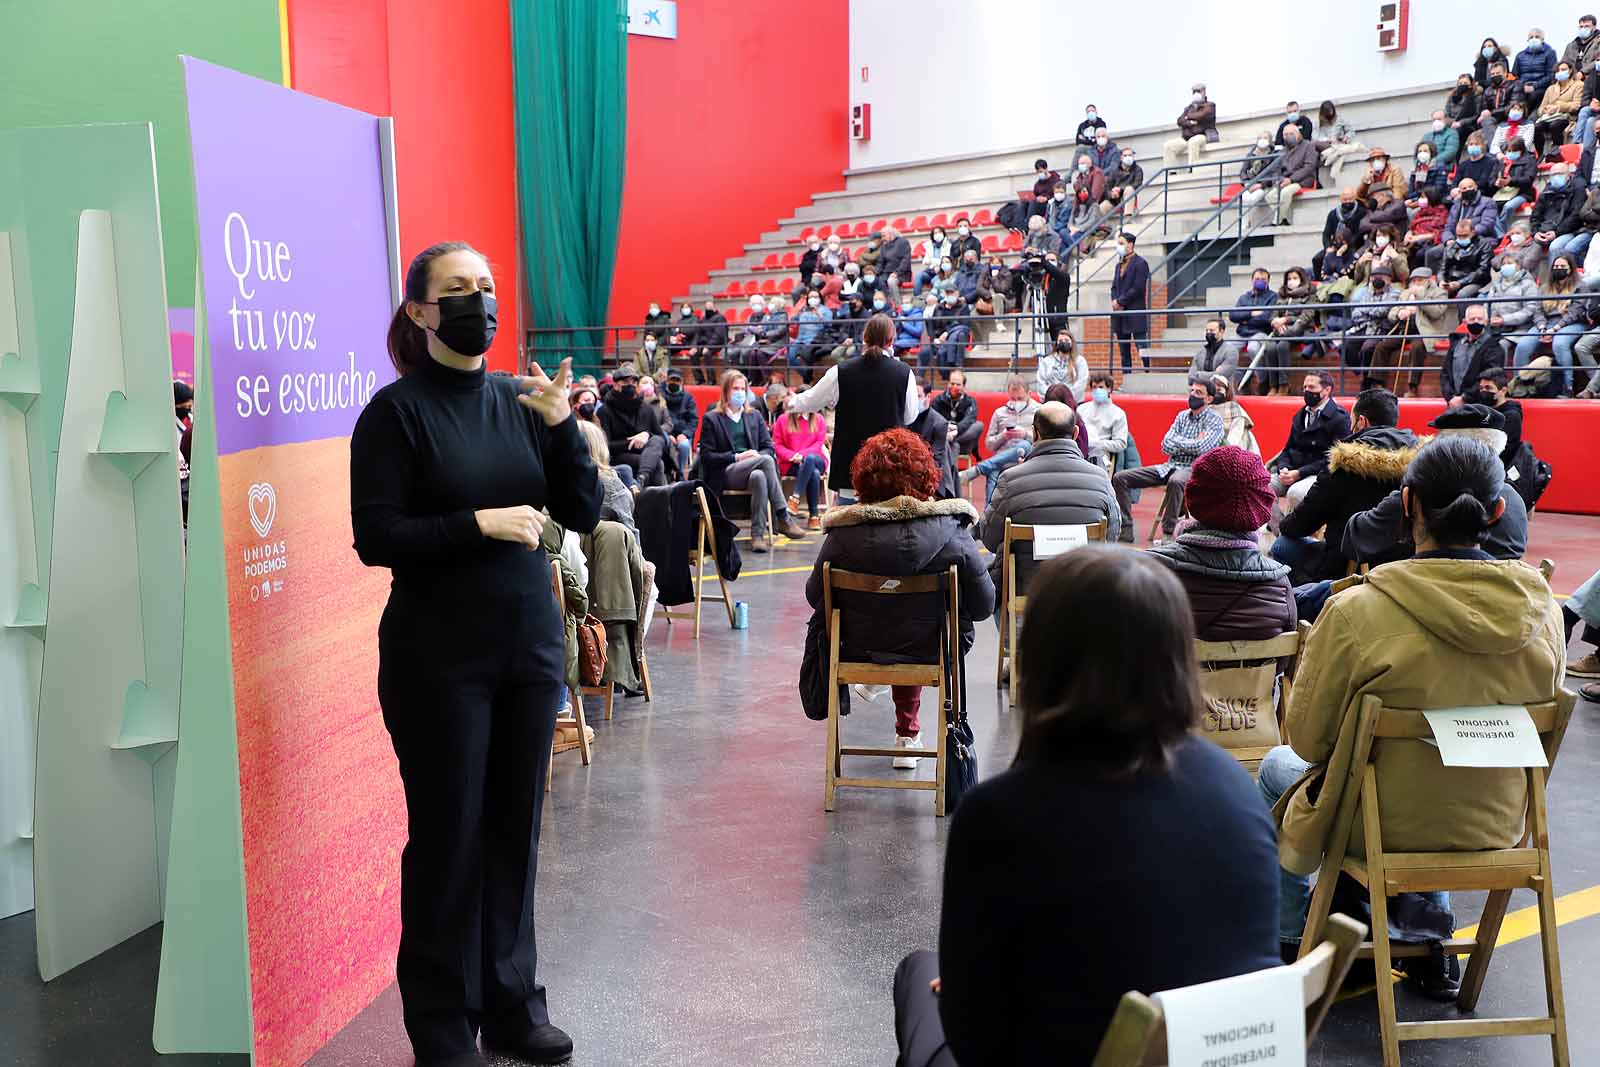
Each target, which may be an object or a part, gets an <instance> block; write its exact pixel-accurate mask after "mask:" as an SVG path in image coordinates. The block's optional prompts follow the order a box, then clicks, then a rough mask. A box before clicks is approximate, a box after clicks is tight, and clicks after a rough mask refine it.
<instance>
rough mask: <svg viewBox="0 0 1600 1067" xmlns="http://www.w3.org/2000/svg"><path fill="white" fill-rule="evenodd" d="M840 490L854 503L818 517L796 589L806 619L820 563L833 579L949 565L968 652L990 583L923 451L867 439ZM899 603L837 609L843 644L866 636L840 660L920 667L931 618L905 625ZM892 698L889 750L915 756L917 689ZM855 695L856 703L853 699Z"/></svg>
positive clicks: (957, 505) (906, 440)
mask: <svg viewBox="0 0 1600 1067" xmlns="http://www.w3.org/2000/svg"><path fill="white" fill-rule="evenodd" d="M850 484H851V485H853V486H854V487H855V491H856V499H857V500H859V501H860V503H857V504H849V505H846V506H844V507H837V506H836V507H834V508H832V509H830V510H829V511H828V513H827V514H826V515H825V516H823V519H822V528H823V530H824V531H825V535H824V537H823V540H822V548H821V550H820V551H818V553H817V562H816V565H815V566H814V567H813V568H812V571H811V577H810V578H809V579H807V580H806V600H807V602H809V603H810V605H811V607H812V609H813V610H814V611H817V612H820V611H821V610H822V565H823V564H824V563H831V564H832V565H833V566H834V567H835V568H836V569H838V570H842V571H857V572H859V573H863V574H881V575H886V576H890V577H894V576H901V575H913V574H942V573H943V572H945V571H947V570H949V569H950V565H951V564H955V567H956V576H957V578H958V580H959V581H960V583H961V650H962V652H963V653H965V652H966V650H967V649H969V648H971V647H972V629H973V627H972V624H973V623H974V622H981V621H983V620H984V619H987V618H988V617H989V616H990V615H992V614H994V583H993V582H992V581H990V580H989V572H988V570H987V569H986V568H985V567H984V564H983V559H982V557H981V556H979V555H978V542H977V540H976V539H975V538H974V537H973V536H972V526H973V524H974V523H976V522H977V521H978V513H977V511H975V510H974V509H973V507H972V505H971V504H970V503H968V502H967V501H966V500H963V499H961V498H960V497H957V498H955V499H954V500H935V499H934V494H935V493H937V492H938V489H939V468H938V465H937V464H935V463H934V461H933V454H932V453H931V452H930V451H928V445H927V442H925V441H923V439H922V438H920V437H918V436H917V435H916V434H914V433H912V432H911V431H910V430H903V429H901V430H885V431H883V432H882V433H879V434H874V435H873V436H872V437H869V438H867V440H866V443H865V444H863V445H862V446H861V450H860V451H859V452H857V453H856V456H855V459H854V460H852V461H851V463H850ZM906 599H907V598H905V597H888V596H880V597H869V598H867V601H866V602H867V604H868V605H869V606H868V607H855V608H853V607H851V606H849V605H846V606H844V607H842V608H841V609H840V617H841V620H840V621H841V626H842V627H843V630H844V637H845V638H846V639H847V640H850V639H851V638H852V635H860V634H872V635H874V637H875V643H874V644H873V646H872V647H871V648H858V647H850V648H846V650H845V651H846V653H847V658H861V659H871V660H873V661H874V662H878V663H895V662H903V663H918V662H920V663H926V662H928V655H929V654H930V652H931V651H932V650H934V649H936V648H937V647H938V644H939V632H938V616H934V617H931V618H907V617H906V614H905V612H906V610H907V609H906V606H905V603H904V601H905V600H906ZM897 600H898V601H901V603H896V601H897ZM879 613H882V614H881V615H880V614H879ZM940 614H942V612H941V613H940ZM852 643H853V641H852ZM892 693H893V698H894V724H895V730H894V732H895V744H896V745H897V746H899V747H901V748H917V747H919V746H920V745H921V739H922V732H921V730H922V728H921V725H920V724H919V723H918V721H917V713H918V711H920V709H921V706H922V689H921V688H920V687H918V686H914V685H897V686H894V687H893V688H892ZM858 695H865V694H864V693H861V692H860V691H859V690H858ZM894 766H895V768H896V769H897V770H914V769H915V768H916V766H917V761H916V758H915V757H912V756H897V757H895V760H894Z"/></svg>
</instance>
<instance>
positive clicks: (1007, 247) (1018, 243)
mask: <svg viewBox="0 0 1600 1067" xmlns="http://www.w3.org/2000/svg"><path fill="white" fill-rule="evenodd" d="M1000 249H1001V251H1004V252H1020V251H1022V234H1020V233H1018V232H1017V231H1016V230H1012V231H1011V232H1010V233H1008V234H1006V239H1005V241H1004V242H1003V243H1002V244H1001V245H1000Z"/></svg>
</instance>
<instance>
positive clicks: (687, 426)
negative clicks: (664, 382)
mask: <svg viewBox="0 0 1600 1067" xmlns="http://www.w3.org/2000/svg"><path fill="white" fill-rule="evenodd" d="M661 399H662V400H664V401H665V402H666V405H667V417H668V418H669V419H671V420H672V426H671V431H672V433H673V435H674V436H677V435H678V434H682V435H683V436H684V437H687V438H689V440H691V441H693V440H694V435H695V431H697V430H699V429H700V406H699V405H698V404H696V403H695V402H694V394H693V393H691V392H690V391H689V390H687V389H685V388H683V387H682V386H681V385H680V386H679V387H678V391H677V392H673V391H672V390H671V389H663V390H662V391H661Z"/></svg>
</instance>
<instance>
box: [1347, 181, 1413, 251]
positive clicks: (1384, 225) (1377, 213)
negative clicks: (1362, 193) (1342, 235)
mask: <svg viewBox="0 0 1600 1067" xmlns="http://www.w3.org/2000/svg"><path fill="white" fill-rule="evenodd" d="M1391 169H1392V168H1391ZM1408 225H1409V216H1408V215H1407V214H1406V205H1405V202H1404V201H1403V200H1397V199H1395V195H1394V194H1393V193H1392V192H1390V191H1389V187H1388V186H1386V185H1380V186H1378V187H1377V188H1376V189H1374V190H1373V191H1372V206H1371V207H1370V208H1369V209H1368V210H1367V216H1366V218H1364V219H1362V220H1361V225H1360V226H1359V227H1357V233H1359V234H1360V235H1361V236H1362V237H1364V238H1366V239H1367V240H1368V241H1370V242H1371V243H1370V244H1368V246H1367V247H1366V248H1365V249H1363V250H1362V255H1364V256H1366V257H1367V261H1368V264H1367V265H1368V269H1370V264H1371V261H1372V260H1374V259H1377V258H1378V257H1380V256H1382V257H1384V258H1386V259H1389V260H1390V267H1391V268H1392V267H1394V266H1395V262H1394V261H1395V260H1399V261H1401V262H1404V260H1405V256H1404V255H1403V253H1402V251H1401V245H1400V235H1401V234H1403V233H1405V232H1406V228H1407V226H1408ZM1379 236H1383V237H1384V238H1385V239H1384V240H1382V241H1380V240H1378V238H1379ZM1360 273H1361V276H1364V275H1365V271H1362V272H1360Z"/></svg>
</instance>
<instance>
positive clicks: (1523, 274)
mask: <svg viewBox="0 0 1600 1067" xmlns="http://www.w3.org/2000/svg"><path fill="white" fill-rule="evenodd" d="M1478 297H1479V299H1485V300H1486V299H1490V298H1495V297H1498V298H1501V299H1504V298H1506V297H1512V298H1515V299H1512V300H1510V301H1508V302H1506V303H1499V304H1489V305H1488V311H1489V318H1490V319H1491V320H1492V319H1493V318H1494V317H1495V316H1496V315H1498V316H1500V320H1501V325H1499V326H1496V327H1495V329H1497V330H1525V329H1534V330H1536V329H1538V328H1539V327H1541V326H1543V325H1544V309H1543V308H1542V307H1540V305H1539V283H1538V282H1537V281H1535V280H1534V277H1533V275H1531V274H1529V273H1528V272H1527V271H1525V270H1523V269H1522V268H1521V267H1518V268H1517V272H1516V273H1515V274H1513V275H1512V276H1511V277H1510V278H1507V277H1506V276H1505V275H1504V274H1503V273H1501V272H1500V271H1499V270H1496V271H1495V272H1494V274H1493V275H1492V276H1491V277H1490V279H1489V284H1488V285H1486V286H1485V287H1484V288H1483V291H1482V292H1480V293H1479V294H1478Z"/></svg>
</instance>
